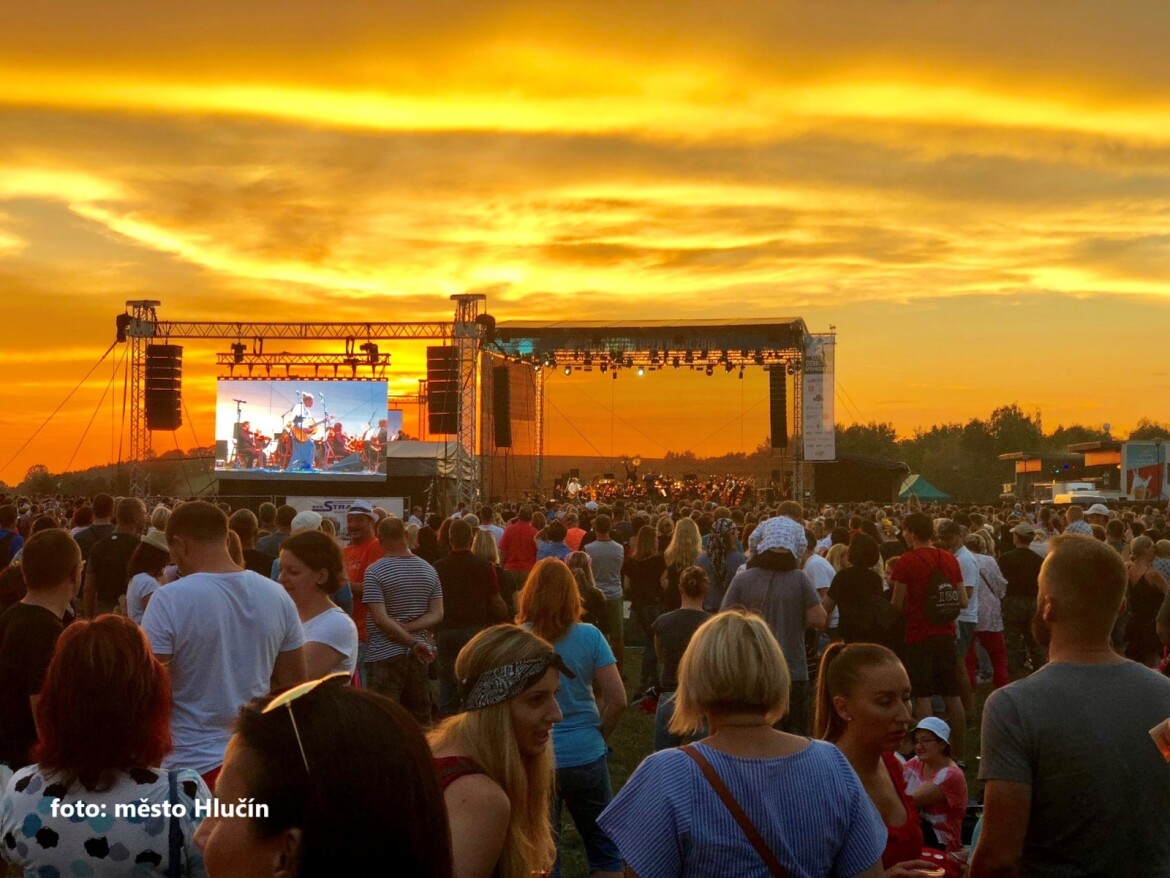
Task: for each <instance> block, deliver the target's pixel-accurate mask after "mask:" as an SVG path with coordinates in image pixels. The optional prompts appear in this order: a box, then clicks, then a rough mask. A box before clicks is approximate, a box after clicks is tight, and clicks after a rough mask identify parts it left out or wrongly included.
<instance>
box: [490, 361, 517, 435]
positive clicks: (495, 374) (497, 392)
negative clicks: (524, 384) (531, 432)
mask: <svg viewBox="0 0 1170 878" xmlns="http://www.w3.org/2000/svg"><path fill="white" fill-rule="evenodd" d="M509 375H510V372H509V371H508V367H507V366H493V367H492V428H493V429H492V432H493V433H494V434H495V435H494V437H493V438H494V439H495V441H496V448H511V447H512V383H511V380H510V378H509Z"/></svg>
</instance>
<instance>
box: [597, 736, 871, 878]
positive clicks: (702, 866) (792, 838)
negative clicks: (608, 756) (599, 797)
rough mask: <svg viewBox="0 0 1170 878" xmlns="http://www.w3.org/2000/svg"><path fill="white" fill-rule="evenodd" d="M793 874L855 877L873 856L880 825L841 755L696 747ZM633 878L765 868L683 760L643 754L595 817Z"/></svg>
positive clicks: (757, 874) (744, 874) (754, 872)
mask: <svg viewBox="0 0 1170 878" xmlns="http://www.w3.org/2000/svg"><path fill="white" fill-rule="evenodd" d="M698 746H699V748H700V749H701V750H702V752H703V755H704V756H706V757H707V761H708V762H710V763H711V765H712V767H713V768H714V769H715V771H716V772H717V773H718V774H719V777H720V778H722V780H723V782H724V783H725V784H726V785H727V787H728V789H730V790H731V794H732V796H734V797H735V799H736V801H737V802H739V804H740V807H742V808H743V810H744V811H745V812H746V813H747V816H748V818H749V819H750V820H751V822H752V823H753V824H754V825H755V827H756V830H757V831H758V832H759V833H760V835H761V836H762V837H763V839H764V841H765V842H766V843H767V845H768V848H769V849H770V850H771V851H772V853H773V854H774V855H775V857H776V859H778V860H779V861H780V862H781V864H783V865H784V867H785V868H786V869H787V870H788V874H789V875H790V876H792V878H821V876H824V875H836V876H840V878H848V876H851V875H858V874H860V873H862V872H864V871H865V870H866V869H868V868H870V867H871V866H873V864H874V863H876V862H878V861H879V860H880V859H881V856H882V851H883V850H884V849H885V846H886V827H885V824H883V823H882V819H881V817H880V816H879V815H878V812H877V809H875V808H874V806H873V803H872V802H871V801H870V799H869V796H868V795H867V794H866V792H865V788H864V787H863V786H862V785H861V781H860V780H858V778H857V774H856V773H855V772H854V771H853V768H852V767H851V766H850V765H849V763H848V761H846V759H845V757H844V755H842V753H841V751H840V750H838V749H837V748H836V747H834V746H833V745H832V744H828V743H825V742H823V741H810V742H809V745H808V747H806V748H805V749H804V750H802V751H800V752H799V753H794V754H793V755H791V756H783V757H778V758H774V759H745V758H741V757H737V756H728V755H727V754H726V753H721V752H719V751H718V750H714V749H712V748H710V747H707V746H704V745H703V744H699V745H698ZM597 824H598V825H599V826H600V827H601V828H602V829H603V830H604V831H605V833H606V835H608V836H609V837H610V838H611V839H613V841H614V843H615V844H616V845H617V846H618V848H619V849H620V850H621V852H622V859H623V860H625V861H626V863H627V864H628V865H629V867H630V868H631V869H633V870H634V872H636V873H637V874H638V875H639V878H667V876H670V878H676V876H689V875H693V876H700V875H735V876H736V878H769V876H770V875H771V872H770V871H769V870H768V867H767V865H766V864H765V863H764V861H763V859H762V858H761V857H760V855H759V854H758V853H756V850H755V848H753V847H752V845H751V842H749V841H748V840H747V836H745V835H744V833H743V829H741V828H740V826H739V824H738V823H736V821H735V818H734V817H732V816H731V812H730V811H728V810H727V806H726V805H724V804H723V801H722V800H721V799H720V798H719V796H718V794H717V793H716V792H715V790H714V789H712V787H711V784H710V783H709V782H708V781H707V779H706V778H705V777H704V776H703V774H702V772H701V771H700V770H699V766H698V765H696V764H695V762H694V760H692V759H691V758H690V757H689V756H687V755H686V754H685V753H683V752H682V751H681V750H678V749H670V750H662V751H660V752H658V753H654V754H651V755H650V756H647V757H646V759H645V760H643V762H642V764H641V765H639V766H638V768H637V770H636V771H635V772H634V773H633V774H632V775H631V776H630V779H629V780H628V781H627V782H626V785H625V786H624V787H622V789H621V791H620V792H619V793H618V794H617V796H615V797H614V800H613V801H612V802H610V804H609V807H607V808H606V809H605V811H603V812H602V814H601V816H600V817H599V818H598V819H597Z"/></svg>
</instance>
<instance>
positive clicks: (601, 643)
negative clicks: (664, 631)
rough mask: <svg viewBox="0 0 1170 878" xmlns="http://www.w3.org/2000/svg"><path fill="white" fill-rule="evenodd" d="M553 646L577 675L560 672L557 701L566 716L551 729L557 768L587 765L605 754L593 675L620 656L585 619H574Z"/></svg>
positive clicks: (614, 662) (613, 662)
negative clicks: (574, 621) (580, 620)
mask: <svg viewBox="0 0 1170 878" xmlns="http://www.w3.org/2000/svg"><path fill="white" fill-rule="evenodd" d="M526 627H527V626H526ZM553 649H555V650H556V652H557V655H559V656H560V657H561V658H562V659H564V661H565V664H566V665H567V666H568V668H569V670H570V671H572V672H573V673H574V674H576V675H577V678H576V679H575V680H570V679H569V678H568V677H566V676H565V675H564V674H561V690H560V692H558V693H557V704H559V705H560V708H561V713H563V714H564V715H565V718H564V719H563V720H561V721H560V722H559V723H557V724H556V725H555V726H553V730H552V739H553V752H554V753H555V754H556V758H557V768H572V767H573V766H575V765H588V764H589V763H590V762H596V761H597V760H598V759H600V758H601V757H602V756H604V755H605V739H604V738H603V737H601V714H600V713H598V711H597V701H596V699H595V698H594V697H593V677H594V676H595V675H596V674H597V671H598V669H599V668H604V667H607V666H608V665H612V664H616V662H617V660H616V659H615V658H614V657H613V650H612V649H610V648H609V644H608V643H607V642H606V640H605V636H604V635H603V634H602V633H601V632H600V631H598V630H597V629H596V628H595V627H593V626H592V625H586V624H584V623H582V622H577V623H575V624H574V625H573V627H572V628H570V629H569V633H568V634H566V635H565V636H564V637H562V638H561V639H560V640H558V641H557V642H556V643H555V644H553Z"/></svg>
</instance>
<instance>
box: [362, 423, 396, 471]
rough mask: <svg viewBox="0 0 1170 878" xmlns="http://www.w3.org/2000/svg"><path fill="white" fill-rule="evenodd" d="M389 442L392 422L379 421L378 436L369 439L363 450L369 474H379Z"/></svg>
mask: <svg viewBox="0 0 1170 878" xmlns="http://www.w3.org/2000/svg"><path fill="white" fill-rule="evenodd" d="M389 441H390V422H389V421H388V420H386V419H385V418H382V419H381V420H380V421H378V432H377V434H376V435H374V436H373V437H371V438H369V439H367V440H366V447H365V448H363V449H362V456H363V457H364V458H365V465H366V469H367V470H368V471H369V472H377V470H378V462H379V459H380V458H381V456H382V454H383V453H384V452H385V451H386V443H388V442H389Z"/></svg>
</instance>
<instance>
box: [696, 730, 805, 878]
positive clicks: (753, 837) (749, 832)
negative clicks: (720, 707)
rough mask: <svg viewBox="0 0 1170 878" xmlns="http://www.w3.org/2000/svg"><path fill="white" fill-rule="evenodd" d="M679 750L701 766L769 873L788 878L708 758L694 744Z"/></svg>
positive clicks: (778, 877) (701, 769) (786, 872)
mask: <svg viewBox="0 0 1170 878" xmlns="http://www.w3.org/2000/svg"><path fill="white" fill-rule="evenodd" d="M679 749H680V750H682V752H683V753H686V754H687V756H689V757H691V759H693V760H694V761H695V764H696V765H698V766H699V770H700V771H702V772H703V777H705V778H707V783H709V784H710V785H711V788H712V789H713V790H715V793H716V795H718V796H719V798H720V799H722V800H723V804H724V805H725V806H726V807H727V810H728V811H730V812H731V816H732V817H734V818H735V822H736V823H738V824H739V828H740V829H742V830H743V834H744V835H746V836H747V840H748V841H749V842H751V845H752V847H754V848H755V849H756V853H757V854H759V855H760V859H762V860H763V861H764V864H765V865H766V866H767V867H768V871H769V872H771V873H772V874H773V875H774V876H776V878H788V870H787V869H785V868H784V866H783V865H782V864H781V863H780V861H779V860H777V859H776V855H775V854H773V853H772V851H771V849H770V848H769V847H768V843H767V842H766V841H764V839H763V837H762V836H761V835H760V833H759V831H758V830H757V829H756V827H755V826H754V825H753V824H752V821H751V818H749V817H748V816H747V814H745V813H744V810H743V808H741V807H740V805H739V802H737V801H736V800H735V796H733V795H732V794H731V790H729V789H728V788H727V784H725V783H724V782H723V778H721V777H720V776H719V773H718V772H717V771H715V769H714V767H713V766H712V765H711V763H710V762H708V761H707V757H705V756H704V755H703V754H702V753H701V752H700V751H699V749H698V748H697V747H696V746H695V745H694V744H687V745H686V746H685V747H680V748H679Z"/></svg>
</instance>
